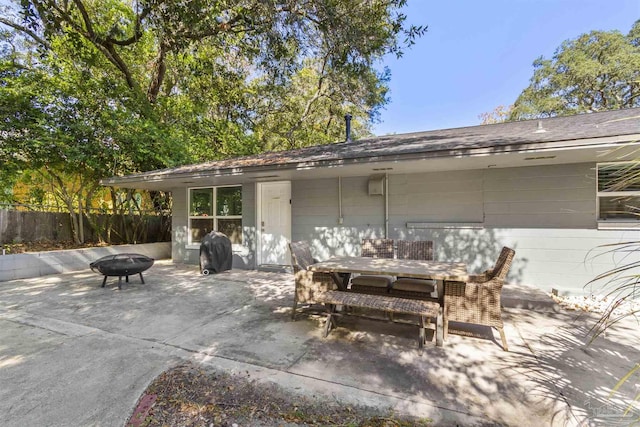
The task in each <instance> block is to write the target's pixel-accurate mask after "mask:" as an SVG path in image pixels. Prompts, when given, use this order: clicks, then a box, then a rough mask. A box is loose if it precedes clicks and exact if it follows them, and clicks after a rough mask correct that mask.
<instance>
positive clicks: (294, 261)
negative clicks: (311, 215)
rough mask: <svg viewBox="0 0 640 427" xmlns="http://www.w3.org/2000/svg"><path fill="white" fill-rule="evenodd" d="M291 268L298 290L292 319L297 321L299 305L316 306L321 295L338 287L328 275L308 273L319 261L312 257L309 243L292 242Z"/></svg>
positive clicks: (294, 298)
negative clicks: (317, 298)
mask: <svg viewBox="0 0 640 427" xmlns="http://www.w3.org/2000/svg"><path fill="white" fill-rule="evenodd" d="M289 249H290V251H291V266H292V267H293V274H294V276H295V283H296V289H295V294H294V296H293V312H292V313H291V318H292V319H293V320H295V319H296V309H297V307H298V304H300V303H302V304H316V303H317V302H316V300H315V297H316V296H317V295H318V294H319V293H323V292H326V291H327V290H329V289H332V290H333V289H336V288H337V286H336V284H335V282H334V280H333V278H332V277H331V275H330V274H328V273H320V272H312V271H307V267H308V266H310V265H312V264H315V263H316V262H317V261H316V260H315V259H314V258H313V257H312V256H311V249H310V248H309V244H308V243H307V242H304V241H301V242H291V243H290V244H289Z"/></svg>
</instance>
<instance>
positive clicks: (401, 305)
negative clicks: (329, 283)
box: [316, 291, 444, 349]
mask: <svg viewBox="0 0 640 427" xmlns="http://www.w3.org/2000/svg"><path fill="white" fill-rule="evenodd" d="M316 300H317V301H318V302H320V303H324V304H327V305H328V314H327V321H326V323H325V330H324V336H325V337H326V336H327V335H328V334H329V332H330V331H331V327H332V326H335V325H336V321H335V317H336V316H337V315H339V314H340V313H338V312H337V311H336V306H337V305H344V306H348V307H360V308H370V309H374V310H380V311H384V312H387V313H398V314H411V315H416V316H418V318H419V319H420V321H419V329H420V330H419V335H418V348H420V349H421V348H422V347H423V346H424V343H425V340H426V332H425V330H426V327H427V326H428V325H429V322H430V319H431V318H435V319H436V345H437V346H442V341H443V337H444V329H443V321H442V309H441V308H440V305H439V304H438V303H436V302H433V301H422V300H412V299H406V298H397V297H391V296H386V295H371V294H360V293H356V292H345V291H327V292H324V293H322V294H321V295H318V296H317V298H316Z"/></svg>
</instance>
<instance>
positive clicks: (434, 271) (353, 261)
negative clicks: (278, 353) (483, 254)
mask: <svg viewBox="0 0 640 427" xmlns="http://www.w3.org/2000/svg"><path fill="white" fill-rule="evenodd" d="M307 269H308V270H310V271H315V272H322V273H330V274H331V276H332V277H333V280H334V281H335V283H336V285H337V287H338V289H339V290H340V291H347V287H346V284H347V283H348V276H349V275H351V274H353V273H358V274H374V275H378V274H379V275H387V276H396V277H411V278H416V279H431V280H439V281H442V282H443V287H444V286H446V283H447V281H454V282H466V281H467V280H468V278H469V275H468V274H467V266H466V264H464V263H462V262H441V261H424V260H413V259H395V258H394V259H392V258H370V257H352V256H345V257H335V258H331V259H329V260H327V261H322V262H318V263H315V264H312V265H310V266H309V267H307ZM345 275H346V277H345ZM339 293H340V292H339ZM341 293H343V294H344V295H348V294H350V295H354V296H355V295H357V293H356V292H353V293H351V292H349V293H348V294H347V292H341ZM363 297H368V298H378V299H385V298H390V297H385V296H381V295H363ZM390 300H393V301H397V300H398V299H397V298H390ZM406 301H407V302H409V301H408V300H406ZM385 302H387V301H386V300H385V301H381V303H385ZM415 302H416V303H426V302H425V301H418V300H416V301H415ZM430 304H434V305H435V307H437V308H436V310H435V314H436V345H437V346H441V345H442V344H443V340H444V336H443V330H442V327H443V321H444V314H443V299H442V296H439V297H438V303H434V302H431V303H430ZM334 311H335V310H333V309H332V311H331V312H330V317H331V315H332V314H333V312H334ZM329 320H330V319H328V322H329ZM420 323H421V327H420V330H421V332H420V333H421V336H420V340H419V345H420V347H422V343H423V339H424V332H423V321H422V317H421V320H420ZM329 328H330V324H329V323H328V324H327V331H328V330H329ZM325 335H326V332H325Z"/></svg>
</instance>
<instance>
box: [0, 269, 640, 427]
mask: <svg viewBox="0 0 640 427" xmlns="http://www.w3.org/2000/svg"><path fill="white" fill-rule="evenodd" d="M101 280H102V278H101V277H100V276H98V275H96V274H94V273H92V272H90V271H89V270H87V271H86V272H80V273H67V274H59V275H52V276H45V277H41V278H34V279H24V280H15V281H9V282H0V384H2V387H0V414H2V418H3V425H5V426H6V425H8V426H22V425H44V424H46V425H59V426H62V425H90V424H91V425H101V426H111V425H113V426H121V425H123V424H124V422H125V421H126V419H127V417H128V416H129V415H130V414H131V412H132V411H133V409H134V406H135V404H136V401H137V399H138V398H139V397H140V395H141V393H142V392H143V391H144V389H145V387H146V386H147V385H148V384H149V383H150V382H151V381H152V380H153V378H155V377H156V376H157V375H159V374H160V373H161V372H162V371H164V370H165V369H167V368H169V367H171V366H173V365H175V364H177V363H179V362H180V361H184V360H191V361H194V362H198V363H203V364H207V365H211V366H214V367H216V368H219V369H224V370H227V371H233V372H245V371H246V372H249V373H250V374H251V376H252V378H254V379H258V380H261V381H271V382H275V383H278V384H279V385H281V386H282V387H284V388H286V389H289V390H291V391H293V392H295V393H304V394H306V395H319V394H322V395H328V396H332V397H333V398H335V399H336V400H337V401H341V402H344V403H347V404H351V405H353V404H361V405H375V406H380V407H392V408H394V409H395V410H396V411H398V412H401V413H407V414H412V415H416V416H420V417H428V418H431V419H433V420H434V424H435V425H455V424H456V423H457V424H462V425H474V424H477V425H486V424H498V425H518V426H526V425H531V426H540V425H562V426H564V425H598V424H601V425H613V424H614V423H615V422H621V423H624V424H621V425H627V424H629V422H630V421H631V420H632V419H635V418H637V417H638V412H635V413H634V411H632V414H631V415H629V417H631V416H633V417H634V418H626V419H625V420H619V418H620V417H621V416H622V414H623V413H624V410H625V408H626V404H627V403H628V402H629V398H630V397H633V396H635V395H636V394H637V388H636V384H635V383H636V380H635V378H632V380H631V381H629V383H628V384H625V386H623V387H622V388H621V395H620V396H618V397H613V398H608V395H609V392H610V390H611V389H612V388H613V387H614V385H615V384H616V382H617V380H618V379H619V378H621V377H623V376H624V374H625V373H626V372H627V371H628V370H629V369H631V368H632V367H633V366H634V364H635V363H636V362H637V361H640V350H639V349H637V343H638V339H639V338H640V331H639V328H638V324H637V321H635V319H626V320H625V321H624V322H622V323H621V324H620V325H618V326H616V327H614V328H613V329H611V330H610V331H609V332H608V333H607V335H606V336H605V337H602V338H600V339H598V340H597V341H596V342H595V343H594V344H592V345H590V346H586V345H585V343H586V341H587V337H586V335H587V331H588V329H589V327H590V326H591V325H592V324H593V323H594V322H595V319H596V318H597V316H595V315H586V314H585V315H582V316H580V317H578V316H577V313H575V312H569V311H564V310H561V309H559V308H558V307H557V306H555V305H554V304H553V303H552V301H551V300H550V299H549V298H547V297H546V296H544V295H541V293H540V292H538V291H536V290H535V289H531V288H525V287H510V286H506V287H505V290H504V302H505V306H507V307H506V308H505V311H504V313H505V316H504V320H505V332H506V336H507V339H508V341H509V348H510V351H509V352H504V351H502V349H501V347H500V344H499V341H496V340H495V338H488V337H493V333H491V332H490V330H489V328H483V327H476V328H475V329H467V332H470V333H471V332H472V333H475V334H479V335H481V336H484V338H468V337H464V336H459V335H455V334H450V335H449V338H448V340H447V341H446V342H445V345H444V347H441V348H440V347H435V345H433V343H431V342H430V343H427V345H426V347H425V349H424V353H423V354H422V355H419V353H418V351H417V348H416V343H415V327H412V326H408V325H407V326H405V325H398V324H389V323H384V322H379V321H370V320H366V319H362V318H357V317H353V316H347V317H345V318H344V319H343V320H341V322H340V327H339V328H337V329H336V330H334V331H333V332H332V334H331V335H330V336H329V337H328V338H327V339H323V338H322V328H321V325H322V323H323V322H324V318H325V317H324V314H320V312H319V311H317V310H303V313H301V314H299V315H298V317H297V319H298V320H297V321H295V322H293V321H291V319H290V315H291V311H290V310H291V304H292V298H293V297H292V295H293V277H292V275H290V274H281V273H266V272H257V271H243V270H232V271H230V272H225V273H222V274H220V275H214V276H202V275H200V274H198V270H197V267H194V266H186V265H177V264H172V263H171V262H169V261H160V262H157V263H156V264H155V265H154V266H153V267H152V268H151V269H149V270H148V271H147V272H146V273H145V282H146V283H145V284H141V283H139V282H138V281H136V280H133V281H131V283H128V284H123V288H122V290H121V291H119V290H118V289H117V284H116V282H117V281H111V280H109V281H107V286H106V288H100V284H101V283H100V282H101ZM516 305H520V307H519V308H518V307H515V306H516ZM523 305H524V306H526V308H525V307H523ZM316 313H317V314H316ZM455 326H456V325H454V324H452V325H451V327H452V329H455ZM496 335H497V333H496ZM430 338H431V337H428V339H430Z"/></svg>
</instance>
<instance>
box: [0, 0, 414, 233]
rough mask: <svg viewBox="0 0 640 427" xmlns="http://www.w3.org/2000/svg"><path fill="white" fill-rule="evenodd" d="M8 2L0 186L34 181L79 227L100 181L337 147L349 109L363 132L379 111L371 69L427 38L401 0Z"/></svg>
mask: <svg viewBox="0 0 640 427" xmlns="http://www.w3.org/2000/svg"><path fill="white" fill-rule="evenodd" d="M13 3H14V9H13V12H12V11H11V9H9V8H7V7H2V6H0V8H4V10H3V14H2V15H1V16H0V114H1V117H4V118H5V119H3V120H2V121H1V122H0V136H1V137H2V144H0V162H2V164H3V168H2V176H0V178H1V179H2V182H1V183H0V188H2V187H6V188H9V187H10V186H11V184H12V183H13V182H14V181H15V180H16V179H17V177H18V176H19V175H20V174H21V173H22V172H23V171H24V170H26V169H30V170H33V171H37V172H38V173H40V174H42V175H43V179H45V180H46V181H47V182H53V183H54V184H55V188H56V192H57V196H58V197H59V198H60V199H61V200H63V201H64V203H65V204H66V205H67V206H69V209H70V211H72V210H74V209H76V210H78V214H79V215H80V219H81V207H80V206H82V205H83V204H84V205H88V203H89V202H90V200H91V198H92V197H93V194H94V193H95V191H96V188H97V187H98V182H99V179H100V178H102V177H106V176H112V175H122V174H127V173H135V172H144V171H148V170H154V169H160V168H165V167H172V166H176V165H181V164H186V163H198V162H202V161H207V160H214V159H221V158H227V157H232V156H238V155H247V154H257V153H260V152H262V151H265V150H281V149H287V148H292V147H301V146H306V145H311V144H318V143H328V142H337V141H340V140H342V139H343V130H342V129H343V128H344V125H343V119H342V117H343V116H344V114H345V113H346V112H349V113H351V114H352V115H353V116H354V122H353V128H354V135H355V136H358V135H367V134H368V132H369V129H370V125H371V121H372V120H373V119H375V117H376V113H377V111H378V110H379V108H381V107H382V106H383V105H384V104H385V103H386V102H387V99H386V91H387V87H386V84H387V81H388V75H387V74H385V73H383V74H379V73H376V72H375V70H374V64H375V63H376V61H378V60H379V59H380V58H381V57H382V56H383V55H384V54H386V53H395V54H397V55H401V54H402V52H403V49H404V48H405V47H408V46H410V45H411V44H412V43H413V42H414V40H415V38H416V37H419V36H420V35H422V34H423V33H424V32H425V31H426V28H424V27H419V26H409V27H407V26H405V24H404V21H405V19H406V16H405V15H404V14H403V13H402V12H401V9H402V7H403V6H404V5H405V3H406V0H391V1H378V0H376V1H358V2H356V3H355V4H354V2H353V1H347V0H332V1H326V0H310V1H307V2H304V3H300V2H292V1H289V0H280V1H272V2H265V1H262V0H249V1H239V0H232V1H224V2H220V1H215V0H198V1H187V0H177V1H169V2H166V1H159V0H141V1H137V2H129V1H125V0H74V1H72V2H69V1H66V0H19V1H18V0H13ZM16 11H17V12H16ZM113 203H114V204H115V203H116V201H115V200H114V201H113ZM80 228H81V227H80Z"/></svg>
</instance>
